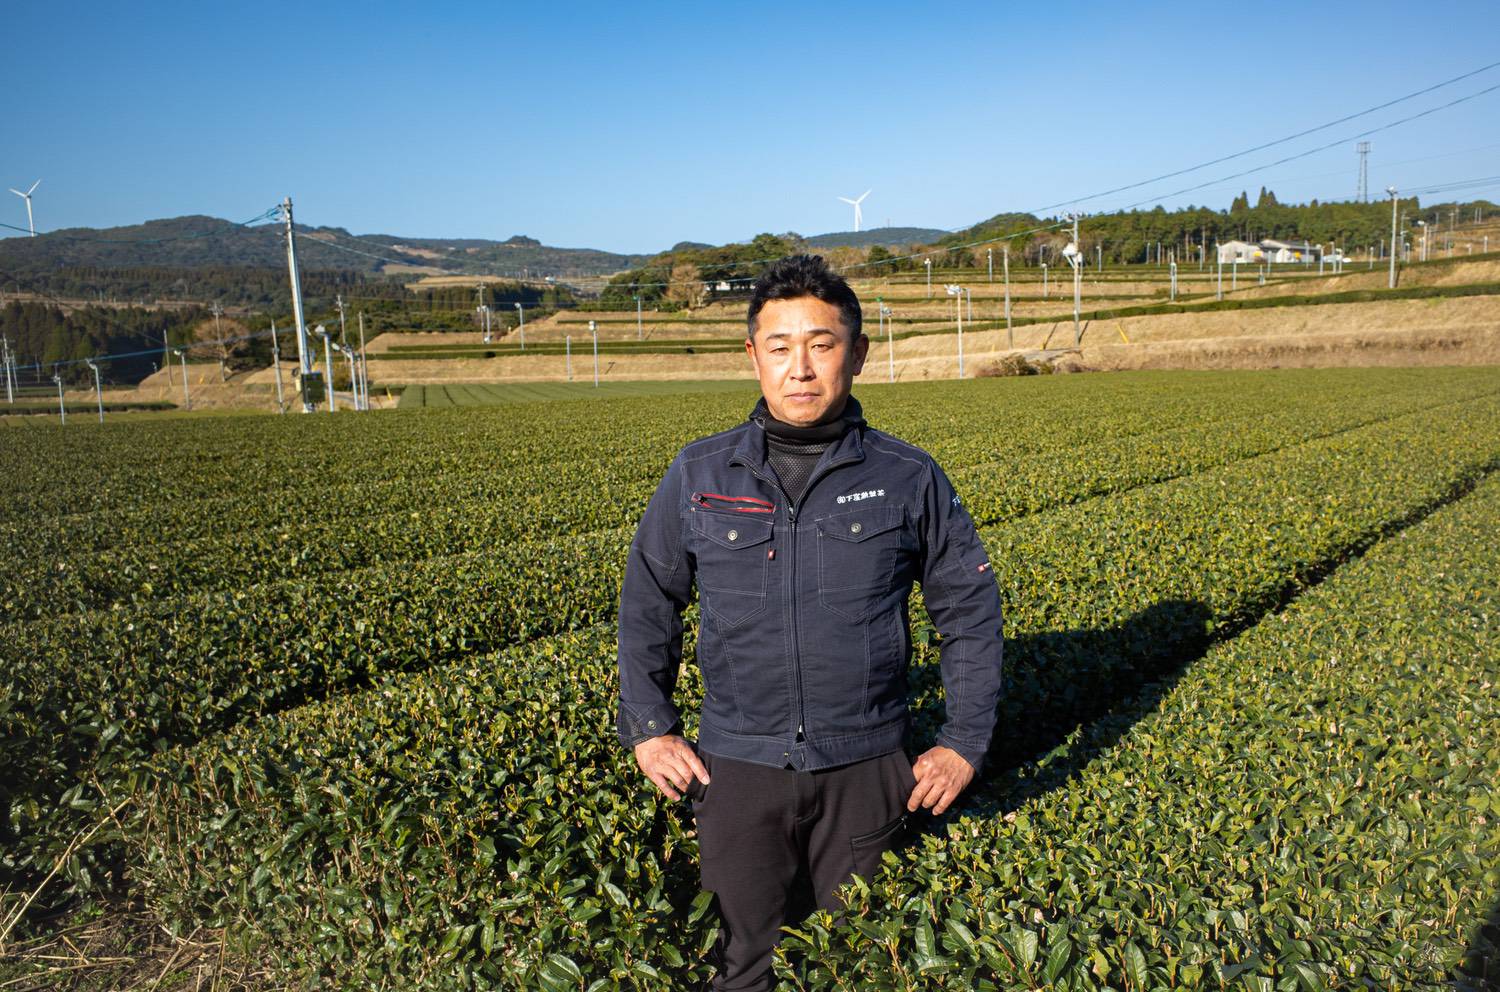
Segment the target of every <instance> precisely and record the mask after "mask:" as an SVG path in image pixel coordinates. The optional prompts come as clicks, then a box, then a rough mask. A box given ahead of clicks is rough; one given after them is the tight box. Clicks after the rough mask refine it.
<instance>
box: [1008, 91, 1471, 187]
mask: <svg viewBox="0 0 1500 992" xmlns="http://www.w3.org/2000/svg"><path fill="white" fill-rule="evenodd" d="M1495 90H1500V83H1496V84H1495V85H1494V86H1488V87H1486V88H1484V89H1482V90H1479V91H1478V92H1477V93H1470V94H1469V95H1468V96H1461V97H1459V98H1458V99H1457V100H1450V101H1448V102H1447V103H1445V104H1442V105H1441V106H1438V107H1431V108H1429V109H1427V110H1423V111H1421V112H1420V113H1415V114H1412V115H1410V116H1409V117H1403V118H1401V119H1400V120H1395V121H1391V122H1390V123H1388V124H1382V125H1380V126H1379V127H1373V128H1370V129H1369V130H1368V131H1361V132H1360V133H1359V134H1354V135H1350V136H1348V137H1344V138H1339V139H1338V140H1337V141H1330V142H1328V143H1327V144H1326V145H1319V146H1318V147H1316V148H1309V149H1308V150H1307V151H1304V152H1298V153H1297V154H1295V155H1288V156H1286V157H1285V158H1279V159H1277V160H1276V161H1274V162H1267V163H1266V164H1265V165H1258V166H1255V167H1254V168H1251V169H1246V170H1244V171H1243V172H1236V173H1232V174H1230V175H1227V176H1221V177H1220V178H1218V179H1210V180H1209V181H1208V182H1204V183H1199V184H1198V185H1196V186H1187V187H1184V188H1183V189H1179V190H1175V191H1173V192H1171V193H1158V194H1156V195H1154V196H1152V197H1150V198H1148V199H1145V200H1138V201H1136V202H1135V203H1132V204H1129V205H1127V206H1124V207H1120V208H1118V209H1119V210H1134V209H1135V208H1137V207H1141V206H1144V205H1145V204H1147V203H1151V202H1153V201H1156V202H1160V201H1161V200H1163V199H1169V198H1171V197H1174V196H1181V195H1183V194H1184V193H1193V192H1196V191H1198V190H1200V189H1204V188H1206V187H1209V186H1216V185H1218V184H1219V183H1224V182H1228V181H1230V180H1231V179H1242V178H1244V177H1245V176H1249V175H1253V174H1254V173H1257V172H1264V171H1265V170H1267V169H1272V168H1275V167H1276V166H1278V165H1285V164H1286V163H1287V162H1295V161H1296V160H1297V159H1301V158H1307V157H1308V156H1309V155H1316V154H1317V153H1318V152H1326V151H1327V150H1328V149H1330V148H1336V147H1338V146H1339V145H1343V144H1346V143H1348V142H1350V141H1353V140H1355V139H1356V138H1364V137H1368V136H1369V135H1372V134H1378V133H1380V132H1381V131H1389V130H1390V129H1391V128H1393V127H1399V126H1400V125H1402V124H1409V123H1411V122H1412V121H1414V120H1418V119H1420V118H1423V117H1428V116H1430V115H1432V114H1435V113H1437V112H1438V111H1440V110H1447V109H1448V108H1449V107H1454V106H1457V105H1458V104H1460V103H1467V102H1468V101H1470V100H1475V99H1478V98H1479V97H1481V96H1484V95H1485V94H1486V93H1493V92H1494V91H1495ZM1067 202H1070V203H1071V202H1074V201H1071V200H1070V201H1067ZM1033 212H1034V211H1033Z"/></svg>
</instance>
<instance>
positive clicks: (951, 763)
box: [906, 747, 974, 816]
mask: <svg viewBox="0 0 1500 992" xmlns="http://www.w3.org/2000/svg"><path fill="white" fill-rule="evenodd" d="M911 772H912V774H913V775H915V776H916V777H917V787H916V788H915V789H912V790H911V798H910V799H908V800H907V801H906V809H907V811H908V812H911V813H915V812H916V811H917V810H919V809H921V808H922V807H923V806H926V807H928V808H929V809H931V810H932V812H933V815H934V816H941V815H942V814H944V813H946V812H948V807H949V806H951V805H953V800H955V799H957V798H958V794H959V793H961V792H963V791H964V789H966V788H968V786H969V783H970V782H972V781H974V766H973V765H971V764H969V763H968V762H967V761H965V760H964V759H963V758H962V757H961V756H960V755H959V753H958V752H957V751H955V750H953V749H952V748H951V747H935V748H933V749H932V750H930V751H928V752H926V753H925V754H923V755H922V756H921V757H919V758H918V759H917V760H916V761H915V762H913V763H912V766H911Z"/></svg>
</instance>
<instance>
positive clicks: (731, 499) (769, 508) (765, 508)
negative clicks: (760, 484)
mask: <svg viewBox="0 0 1500 992" xmlns="http://www.w3.org/2000/svg"><path fill="white" fill-rule="evenodd" d="M711 499H716V500H720V501H722V502H725V503H754V504H755V505H754V506H727V507H722V508H720V509H726V510H733V511H735V512H736V513H775V512H776V505H775V504H774V503H771V502H768V501H766V500H763V499H757V498H756V497H754V496H721V495H719V494H718V493H693V502H694V503H697V504H698V505H699V506H702V507H706V508H708V509H716V507H712V506H710V505H709V502H708V501H709V500H711Z"/></svg>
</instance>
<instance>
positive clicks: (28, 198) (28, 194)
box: [10, 179, 859, 238]
mask: <svg viewBox="0 0 1500 992" xmlns="http://www.w3.org/2000/svg"><path fill="white" fill-rule="evenodd" d="M41 184H42V181H41V180H40V179H38V180H37V181H36V182H34V183H32V184H31V189H28V190H27V191H26V192H24V193H22V192H21V191H20V190H18V189H16V188H15V187H14V186H12V187H11V188H10V191H11V192H12V193H14V194H16V195H17V196H19V197H20V198H21V199H23V200H25V201H26V225H27V226H28V227H30V228H31V236H32V237H33V238H34V237H36V222H35V221H34V220H32V219H31V194H32V193H35V192H36V188H37V187H38V186H40V185H41ZM854 209H855V216H856V217H857V216H859V214H858V211H859V208H858V207H855V208H854Z"/></svg>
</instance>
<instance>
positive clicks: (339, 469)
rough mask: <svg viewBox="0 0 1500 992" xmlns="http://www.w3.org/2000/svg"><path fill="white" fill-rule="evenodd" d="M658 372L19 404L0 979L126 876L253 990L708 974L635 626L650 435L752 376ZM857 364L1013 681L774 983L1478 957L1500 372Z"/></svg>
mask: <svg viewBox="0 0 1500 992" xmlns="http://www.w3.org/2000/svg"><path fill="white" fill-rule="evenodd" d="M574 358H575V361H576V360H577V356H574ZM579 368H580V369H582V371H583V372H584V373H586V372H587V371H588V366H587V365H583V366H579ZM881 378H884V376H883V375H882V376H881ZM649 385H650V388H649V389H648V388H645V387H640V388H637V387H636V386H635V384H630V383H619V384H616V385H615V387H614V388H613V389H611V390H610V391H608V392H606V393H603V394H599V393H595V392H594V391H593V390H592V388H591V387H590V385H589V384H588V383H587V382H583V383H577V382H575V383H563V384H552V385H550V386H547V387H545V388H542V387H531V388H533V389H540V391H539V392H536V393H535V394H529V393H527V394H523V393H517V392H515V389H516V388H517V387H504V386H485V387H464V386H459V385H448V386H437V387H427V389H426V390H425V391H422V392H409V393H408V394H407V396H404V397H403V399H402V404H401V409H397V410H390V411H381V412H376V413H371V414H368V415H363V416H360V415H353V414H349V415H334V416H326V415H313V416H286V417H272V416H217V417H212V418H195V417H182V418H174V419H155V420H151V419H139V420H136V421H133V422H132V421H130V420H129V419H128V418H117V419H114V420H111V421H109V422H107V423H105V424H103V425H100V424H97V423H95V422H94V421H92V420H89V419H87V418H83V417H78V418H69V421H68V423H67V425H66V426H65V427H61V426H59V425H58V424H57V423H56V421H55V420H53V419H44V418H29V419H28V421H27V422H25V423H18V424H15V425H13V427H12V429H10V430H7V431H5V432H4V434H3V438H4V443H3V445H0V535H3V545H4V547H5V548H6V551H7V554H6V567H5V568H4V569H3V571H0V767H3V768H4V770H5V771H4V776H3V780H0V800H3V803H4V806H3V812H4V818H3V820H0V845H3V847H0V850H3V857H0V885H3V893H4V895H3V899H0V989H4V988H7V987H10V986H12V985H14V986H15V987H25V988H54V987H64V988H65V987H69V983H70V982H74V981H75V980H76V981H82V979H81V978H77V977H76V975H74V974H73V973H70V972H68V971H66V969H64V968H63V967H62V965H61V964H58V963H55V962H52V963H49V961H48V960H45V956H44V955H39V954H38V955H29V956H28V955H27V954H26V953H25V952H26V949H27V948H28V947H29V946H33V945H35V944H37V942H40V941H43V940H44V939H45V938H46V935H47V933H48V932H49V931H48V928H49V927H51V926H54V925H56V921H58V920H65V919H69V918H76V917H77V915H78V914H80V913H83V914H87V913H90V912H107V911H108V909H107V907H111V906H115V905H119V904H120V903H121V902H122V901H128V902H131V903H132V904H133V905H136V906H138V907H143V908H144V911H146V912H148V913H149V914H151V916H152V918H153V919H155V920H159V921H160V922H161V924H162V925H163V926H165V927H166V928H167V929H168V930H170V931H172V932H174V933H176V934H183V935H185V934H190V933H199V932H201V931H205V930H206V931H207V932H210V933H212V934H213V935H214V936H213V938H212V939H213V947H214V949H215V953H220V952H221V951H222V952H223V953H225V954H228V955H230V956H231V957H235V956H237V957H238V958H240V959H243V960H246V961H253V962H254V963H255V966H256V970H257V972H258V973H259V974H262V975H263V976H264V977H263V979H262V980H261V981H262V984H260V985H255V986H253V987H255V988H274V989H284V988H285V989H291V988H298V989H300V988H340V989H343V988H347V989H389V990H416V989H422V990H448V989H454V990H459V989H465V990H467V989H516V990H520V989H544V990H548V992H561V990H580V992H596V990H605V989H617V988H623V989H640V990H676V989H696V988H699V987H702V986H703V983H704V982H705V981H706V980H707V979H708V978H709V976H710V974H711V970H710V968H709V966H708V965H707V964H706V963H705V952H706V949H707V948H708V947H709V946H710V944H711V943H712V941H713V939H714V936H715V931H716V927H717V926H718V922H717V918H716V912H715V909H714V906H713V902H712V900H711V898H710V897H709V896H708V895H707V894H705V893H703V892H701V891H700V888H699V885H698V874H697V846H696V839H695V834H694V825H693V820H692V814H691V810H690V808H689V807H687V805H686V804H683V803H673V802H669V801H668V800H666V799H665V798H664V797H662V796H661V795H659V794H657V793H656V792H655V790H654V789H653V788H652V787H651V785H650V783H649V782H648V781H647V780H646V779H645V777H644V776H643V775H642V774H641V773H640V772H639V770H638V769H637V768H636V767H635V764H634V761H633V759H632V758H631V756H630V755H629V754H628V753H627V752H625V751H624V750H622V749H621V748H620V746H619V743H618V741H617V740H616V738H615V730H614V699H615V692H616V682H617V679H616V673H615V656H614V645H615V619H616V611H617V605H618V594H619V585H620V581H621V578H622V574H623V568H624V562H625V557H626V552H627V550H628V547H629V543H630V540H631V536H632V533H633V528H634V525H635V523H636V521H637V520H638V519H639V516H640V514H641V512H642V510H643V509H644V507H645V505H646V501H647V499H648V498H649V497H650V495H651V493H652V491H653V489H654V488H655V485H656V483H657V481H658V480H659V478H660V476H661V473H662V471H663V470H664V469H665V467H666V465H667V464H668V462H669V461H670V460H671V458H672V456H673V455H674V454H675V453H676V451H677V450H678V449H679V448H680V446H681V445H682V444H684V443H685V442H687V441H689V440H691V439H693V438H696V437H699V436H702V435H704V434H708V433H712V432H715V431H718V430H722V429H725V428H727V427H730V426H733V425H734V424H735V423H737V422H739V421H740V420H741V419H743V417H744V416H745V414H746V413H747V412H748V411H749V409H750V407H751V405H752V404H753V402H754V399H755V391H754V385H753V383H749V382H745V383H726V384H721V385H720V386H719V387H717V388H707V389H701V390H698V391H695V392H684V391H681V390H680V389H679V390H678V391H668V389H669V388H670V387H668V386H667V385H665V384H661V383H656V384H649ZM622 387H626V388H622ZM682 388H691V387H682ZM466 390H469V391H466ZM855 395H856V396H858V397H859V398H860V400H861V402H862V403H863V405H864V408H865V412H866V415H867V417H868V418H869V420H870V422H871V423H872V424H873V425H874V426H876V427H879V428H881V429H883V430H886V431H888V432H890V433H893V434H895V435H896V436H898V437H901V438H904V439H906V440H908V441H911V442H912V443H914V444H917V445H920V446H922V447H923V448H925V449H927V450H928V451H930V452H931V453H932V454H933V455H934V456H935V457H936V458H937V460H938V461H939V463H940V464H942V465H943V466H944V468H945V469H946V471H947V473H948V475H949V476H950V478H951V479H952V480H953V483H954V485H955V486H956V488H957V489H958V491H959V492H960V494H961V495H962V496H963V499H964V502H965V503H966V505H967V506H968V507H969V510H970V513H971V515H972V516H973V518H974V520H975V522H976V524H977V525H978V526H979V528H980V535H981V537H982V539H983V540H984V542H985V544H986V546H987V548H988V550H989V553H990V560H991V562H992V563H993V565H994V569H995V574H996V577H997V581H998V583H999V586H1000V590H1001V596H1002V600H1003V603H1004V609H1005V611H1006V615H1005V631H1006V651H1005V655H1006V661H1005V665H1006V673H1005V681H1006V691H1005V694H1004V698H1003V699H1002V702H1001V704H1000V706H1001V712H1000V719H999V724H998V730H997V733H996V737H995V740H994V742H993V744H992V746H991V751H990V755H989V762H988V765H987V767H986V769H985V772H984V773H983V775H982V776H981V777H980V779H979V780H978V781H977V782H976V783H975V785H974V786H973V787H972V788H971V789H970V791H969V792H968V793H966V794H965V796H964V797H963V799H962V800H961V801H960V803H959V804H958V806H956V807H955V809H954V810H953V811H951V812H949V813H948V814H946V815H944V816H943V817H941V818H937V819H931V818H929V819H927V820H925V821H923V823H922V824H921V829H920V830H919V832H918V834H917V836H916V837H915V839H914V841H913V842H912V843H911V844H910V845H909V846H907V847H906V848H905V849H903V850H901V851H900V852H897V853H892V854H888V855H887V856H886V863H885V866H884V867H883V869H882V870H881V872H880V873H879V875H878V876H877V877H875V878H871V879H856V880H855V882H854V883H853V884H852V885H851V886H850V887H849V888H848V889H847V890H846V901H847V904H848V909H847V911H846V912H845V913H844V914H842V915H841V916H837V917H835V916H833V915H830V914H827V913H823V912H819V913H815V914H813V915H812V916H810V917H808V918H807V919H806V920H804V921H802V922H801V923H799V924H798V925H796V926H795V927H793V928H792V929H791V931H790V932H789V933H788V935H787V936H786V938H785V940H784V941H783V943H782V945H781V949H780V950H779V951H778V952H777V954H778V956H777V963H776V970H777V974H778V976H779V977H780V979H781V981H782V982H783V987H784V988H788V989H798V990H813V989H821V990H828V989H839V990H849V992H853V990H861V992H863V990H916V989H950V990H960V989H962V990H972V989H1052V990H1092V989H1119V990H1129V992H1146V990H1155V989H1173V988H1189V989H1198V988H1202V989H1215V990H1217V989H1234V990H1245V992H1294V990H1297V992H1315V990H1321V989H1330V990H1361V992H1363V990H1367V989H1413V988H1438V987H1443V988H1451V989H1461V990H1476V992H1477V990H1480V989H1485V988H1495V987H1497V985H1500V947H1497V945H1500V826H1497V821H1500V790H1497V789H1496V788H1495V783H1496V782H1497V781H1500V733H1497V730H1500V583H1497V581H1496V576H1497V575H1500V542H1497V541H1496V540H1495V535H1496V534H1497V533H1500V473H1497V469H1500V370H1497V369H1496V368H1493V367H1483V366H1479V367H1467V368H1456V367H1429V368H1384V369H1284V370H1264V371H1245V372H1229V371H1223V372H1121V373H1115V374H1110V375H1087V376H1085V375H1079V376H1064V375H1038V376H1031V377H1020V378H1000V379H968V380H958V381H942V382H932V383H911V384H897V385H886V384H884V383H880V384H871V385H867V386H862V385H861V384H860V382H859V381H856V383H855ZM911 618H912V623H913V643H914V646H915V647H914V657H913V659H912V664H911V671H910V677H911V681H912V685H913V690H914V712H915V714H916V718H915V736H914V740H913V741H912V748H913V749H916V750H920V749H925V747H926V746H928V744H929V743H930V742H931V740H932V738H933V737H934V736H935V735H936V733H937V729H938V727H939V725H940V723H941V721H942V707H943V688H942V683H941V680H940V678H939V674H938V662H937V647H938V644H939V641H940V636H939V635H938V633H937V632H936V631H935V630H934V629H933V626H932V624H931V622H930V620H929V619H928V617H927V614H926V612H925V610H924V608H923V605H922V595H921V592H920V591H918V592H917V593H916V594H915V595H914V597H913V603H912V607H911ZM696 630H697V608H696V606H694V607H692V608H690V610H689V613H688V624H687V649H686V652H685V656H686V657H685V662H684V667H683V675H682V678H681V681H680V683H679V686H678V695H679V702H680V703H681V705H682V707H683V709H684V710H685V711H687V712H691V711H693V710H696V708H697V705H698V702H699V701H700V699H701V694H702V683H701V680H700V678H699V675H698V671H697V669H696V667H695V666H694V664H693V662H692V645H693V642H694V640H695V635H696ZM687 729H688V733H689V736H692V735H693V733H694V731H695V730H696V727H695V725H694V723H693V721H692V719H691V718H690V719H689V723H688V728H687ZM914 753H915V751H914ZM101 907H104V908H102V909H101ZM221 941H222V943H221ZM29 942H30V943H29ZM226 948H227V949H228V950H224V949H226ZM173 964H174V962H172V961H167V962H165V967H162V966H161V965H158V966H157V967H156V968H154V969H153V970H152V972H151V974H149V975H147V977H145V978H144V979H143V980H141V981H140V982H139V983H133V984H129V985H127V986H126V987H130V988H136V987H139V988H142V989H144V988H150V987H153V986H152V984H151V981H152V979H153V978H155V977H156V974H155V972H156V971H160V972H161V973H162V978H163V979H167V980H168V984H165V985H162V986H160V987H163V988H167V987H170V988H193V987H194V985H193V982H192V976H191V975H187V976H184V975H180V974H172V973H171V968H172V966H173ZM172 983H175V984H172ZM76 987H85V986H76ZM86 987H90V988H92V987H94V986H86ZM99 987H104V986H99ZM110 987H119V986H110ZM202 987H203V988H208V987H209V985H208V983H207V982H204V984H203V986H202Z"/></svg>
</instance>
